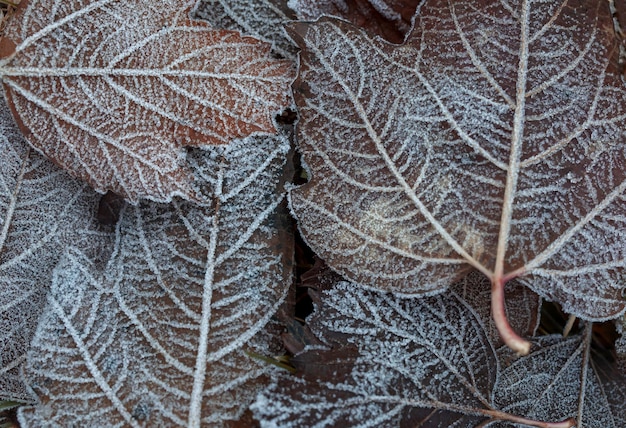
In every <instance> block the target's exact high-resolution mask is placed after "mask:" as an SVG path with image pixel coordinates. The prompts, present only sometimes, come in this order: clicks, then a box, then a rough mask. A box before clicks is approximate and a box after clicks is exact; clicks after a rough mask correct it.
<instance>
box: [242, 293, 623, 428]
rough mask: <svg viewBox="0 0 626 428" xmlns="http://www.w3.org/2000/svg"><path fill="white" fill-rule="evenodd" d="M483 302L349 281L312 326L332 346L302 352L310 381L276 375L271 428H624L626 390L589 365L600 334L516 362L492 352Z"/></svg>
mask: <svg viewBox="0 0 626 428" xmlns="http://www.w3.org/2000/svg"><path fill="white" fill-rule="evenodd" d="M480 306H481V307H477V308H472V307H471V306H470V305H469V304H468V303H467V302H466V301H464V300H463V299H462V298H461V297H460V296H459V295H458V294H456V293H454V292H451V293H450V294H448V295H445V296H444V295H440V296H435V297H426V298H424V299H411V298H402V297H398V296H393V295H391V294H383V293H380V292H375V291H367V290H363V289H361V288H360V287H358V286H357V285H356V284H353V283H348V282H339V283H337V284H336V285H335V286H334V287H333V288H332V289H331V290H329V291H326V292H324V293H323V294H322V295H321V298H320V299H318V300H317V308H316V312H315V314H314V316H313V318H312V319H311V320H307V323H308V324H309V326H310V328H311V330H312V331H313V333H315V334H316V335H317V336H318V337H319V338H320V339H321V341H322V342H323V343H324V345H321V346H320V345H309V346H308V348H307V349H306V350H305V351H304V352H302V353H301V354H299V355H296V356H295V357H294V359H293V362H294V363H295V364H296V366H297V367H298V368H299V371H300V375H299V376H289V375H284V376H281V377H279V378H278V379H276V380H275V382H274V383H273V384H272V385H270V386H269V387H268V388H266V389H265V390H264V391H263V392H262V393H261V394H260V396H259V398H258V399H257V401H256V402H255V404H253V406H252V408H253V411H254V412H255V415H256V416H257V418H258V419H259V420H260V421H261V425H262V426H267V427H270V426H280V427H300V426H316V427H325V426H333V427H335V426H336V427H342V426H343V427H345V426H350V427H371V426H407V427H408V426H411V427H414V426H424V427H442V428H443V427H446V428H447V427H455V428H460V427H467V428H470V427H471V428H475V427H477V426H490V427H491V426H493V427H495V426H502V427H504V426H507V427H511V426H512V424H513V423H516V424H518V425H515V426H518V427H521V426H541V427H544V428H548V427H554V428H556V427H571V426H573V424H572V420H571V419H570V420H569V421H566V419H569V418H577V417H579V418H581V420H583V421H584V422H585V425H579V426H585V427H587V428H591V427H594V428H601V427H614V428H617V427H619V426H623V421H624V413H625V411H626V410H625V409H624V407H623V405H621V406H620V405H618V403H620V402H621V403H623V402H624V400H625V399H626V394H625V392H626V389H625V387H626V383H625V382H624V378H623V376H621V375H619V376H613V377H612V378H611V377H610V376H606V375H605V374H606V373H602V371H603V370H604V368H603V367H599V366H597V365H596V364H595V362H594V361H590V359H589V351H590V340H589V338H590V336H584V337H573V338H570V339H565V340H557V339H556V338H555V337H550V338H549V339H540V340H539V341H538V344H537V346H536V347H535V348H534V349H533V351H534V352H533V353H532V354H531V355H529V356H528V357H523V358H520V359H516V357H515V356H514V355H512V352H511V351H510V350H509V349H508V348H503V349H502V350H501V351H500V352H499V353H497V352H496V351H495V350H494V348H493V345H492V343H491V342H490V341H489V337H488V333H487V331H486V329H485V326H484V324H483V323H482V322H481V319H480V317H479V316H478V315H477V312H476V311H475V310H478V311H483V310H484V309H485V308H484V307H487V306H488V304H487V302H484V301H483V302H480ZM548 344H549V346H548ZM583 358H584V360H583ZM576 379H578V381H576ZM581 379H586V381H585V385H586V388H585V389H584V391H585V393H584V394H580V385H581ZM609 379H610V380H609ZM556 409H558V411H556ZM548 422H549V423H548ZM487 424H489V425H487ZM620 424H621V425H620Z"/></svg>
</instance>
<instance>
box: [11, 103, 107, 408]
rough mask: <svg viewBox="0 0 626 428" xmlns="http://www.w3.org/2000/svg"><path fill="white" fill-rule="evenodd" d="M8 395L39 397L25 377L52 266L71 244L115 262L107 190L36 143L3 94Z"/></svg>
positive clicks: (23, 397) (13, 396)
mask: <svg viewBox="0 0 626 428" xmlns="http://www.w3.org/2000/svg"><path fill="white" fill-rule="evenodd" d="M0 165H2V166H1V167H0V397H2V398H9V399H12V400H20V401H31V400H32V396H31V395H30V394H29V393H28V392H27V391H26V389H25V385H24V383H23V381H22V378H21V376H20V373H19V371H20V368H21V366H22V363H23V362H24V360H25V358H26V351H27V347H28V345H29V343H30V340H31V338H32V336H33V334H34V332H35V329H36V328H37V322H38V319H39V315H40V314H41V312H42V310H43V307H44V305H45V301H46V292H47V290H48V289H49V287H50V281H51V279H52V270H53V268H54V266H55V265H56V263H57V262H58V260H59V257H60V256H61V254H62V252H63V248H64V247H65V246H67V245H69V244H72V245H76V246H77V247H81V248H84V249H85V250H87V249H90V250H89V251H91V252H92V253H94V254H95V253H100V254H99V256H100V258H101V259H102V260H103V261H106V260H107V250H106V247H107V244H112V240H111V239H110V237H111V233H110V232H108V233H107V232H106V231H105V230H100V228H99V227H98V224H97V222H95V221H94V214H95V208H96V206H97V204H98V198H99V195H97V194H96V193H95V192H94V191H93V190H91V189H90V188H89V186H87V185H86V184H84V183H80V182H78V181H77V180H75V179H73V178H71V177H70V176H68V175H67V174H66V173H64V172H63V171H61V170H60V169H59V168H58V167H56V166H54V165H53V164H51V163H50V162H49V161H47V160H45V159H44V158H43V157H41V156H40V155H39V154H37V153H35V152H34V150H32V149H30V148H29V147H28V145H27V144H26V143H25V142H24V140H23V138H22V137H21V135H20V132H19V130H18V129H17V126H15V124H14V122H13V119H12V117H11V113H10V112H9V109H8V108H7V105H6V103H5V101H4V99H1V100H0Z"/></svg>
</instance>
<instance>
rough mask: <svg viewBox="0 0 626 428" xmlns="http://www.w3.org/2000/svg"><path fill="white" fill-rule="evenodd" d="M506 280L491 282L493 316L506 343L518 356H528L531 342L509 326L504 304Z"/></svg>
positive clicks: (498, 279) (499, 279)
mask: <svg viewBox="0 0 626 428" xmlns="http://www.w3.org/2000/svg"><path fill="white" fill-rule="evenodd" d="M504 284H506V281H505V280H504V278H502V277H500V278H498V277H496V278H494V279H492V281H491V314H492V316H493V321H494V323H495V324H496V328H497V329H498V333H500V337H501V338H502V340H503V341H504V343H505V344H506V345H507V346H508V347H509V348H511V349H512V350H513V351H515V352H517V354H518V355H528V353H529V352H530V342H529V341H527V340H526V339H524V338H522V337H521V336H520V335H518V334H517V333H516V332H515V330H513V328H512V327H511V324H509V320H508V318H507V315H506V306H505V303H504Z"/></svg>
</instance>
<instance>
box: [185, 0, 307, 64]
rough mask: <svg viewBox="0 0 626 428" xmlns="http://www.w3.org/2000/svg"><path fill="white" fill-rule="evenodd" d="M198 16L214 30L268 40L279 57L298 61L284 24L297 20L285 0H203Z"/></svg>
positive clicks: (196, 12) (198, 6)
mask: <svg viewBox="0 0 626 428" xmlns="http://www.w3.org/2000/svg"><path fill="white" fill-rule="evenodd" d="M195 15H196V16H197V17H198V18H202V19H205V20H207V21H208V22H209V24H211V25H212V26H213V27H215V28H225V29H228V30H237V31H241V33H243V34H246V35H250V36H254V37H256V38H259V39H262V40H266V41H268V42H270V43H272V44H273V49H274V51H275V52H276V53H277V54H279V55H282V56H283V57H285V58H289V59H292V60H295V59H296V52H297V48H296V47H295V46H294V45H293V43H292V42H291V41H290V40H289V39H288V38H287V36H286V34H285V31H284V29H283V25H284V24H285V23H287V22H288V21H291V20H293V19H295V15H294V14H293V11H291V10H290V9H289V8H288V7H287V1H286V0H254V1H250V0H201V1H200V2H199V3H198V5H197V6H196V9H195Z"/></svg>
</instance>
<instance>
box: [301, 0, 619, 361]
mask: <svg viewBox="0 0 626 428" xmlns="http://www.w3.org/2000/svg"><path fill="white" fill-rule="evenodd" d="M290 34H291V35H292V37H293V38H294V40H295V41H296V42H297V44H298V45H299V46H300V47H301V48H302V53H301V68H300V72H299V76H298V79H297V81H296V83H295V84H294V94H295V98H296V104H297V106H298V108H299V111H300V117H301V119H300V122H299V126H298V133H297V137H298V140H299V144H300V147H301V150H302V152H303V158H304V161H305V162H306V164H307V165H308V167H309V168H310V173H311V177H312V178H311V182H310V183H308V184H307V185H305V186H303V187H301V188H298V189H296V190H295V191H293V192H292V193H291V204H292V208H293V211H294V213H295V215H296V216H297V218H298V221H299V224H300V228H301V230H302V232H303V234H304V236H305V239H306V240H307V242H308V243H309V244H310V245H311V247H312V248H313V249H314V251H315V252H316V253H317V254H319V255H320V256H321V257H322V258H324V259H325V260H326V261H327V262H328V263H329V264H330V266H331V267H333V268H334V269H336V270H337V271H339V272H340V273H341V274H343V275H345V276H346V277H348V278H349V279H351V280H354V281H355V282H359V283H363V284H366V285H368V286H370V287H376V288H379V289H382V290H388V291H396V292H401V293H406V294H420V293H426V294H432V293H436V292H439V291H441V290H443V289H444V288H446V287H447V286H448V285H449V284H451V283H452V282H454V280H456V279H458V278H460V277H462V276H464V275H465V274H467V272H469V270H470V269H472V268H475V269H478V270H479V271H481V272H482V273H484V274H485V275H486V276H487V277H488V278H490V279H491V282H492V284H493V290H494V293H493V294H492V298H493V302H494V307H493V312H494V315H497V316H496V317H495V319H496V322H497V323H498V326H499V331H500V332H501V333H504V334H506V335H507V339H506V340H507V343H511V344H513V343H514V342H515V343H516V344H515V345H514V346H516V347H518V349H519V350H520V351H522V352H525V351H527V344H525V343H521V342H520V341H519V340H518V338H516V337H515V335H514V333H513V332H512V331H511V330H510V328H508V326H507V325H506V320H505V319H503V318H504V317H503V311H504V309H503V294H504V293H503V288H504V284H505V283H506V281H508V280H510V279H513V278H518V279H519V280H520V281H521V282H523V283H524V284H526V285H528V286H530V287H531V288H532V289H533V290H535V291H536V292H537V293H539V294H540V295H542V296H543V297H545V298H548V299H551V300H556V301H558V302H559V303H560V304H561V305H562V306H563V308H564V309H565V310H566V311H567V312H570V313H574V314H576V315H578V316H580V317H582V318H585V319H594V320H602V319H608V318H611V317H615V316H617V315H618V314H619V313H621V312H623V311H624V308H625V306H626V305H625V301H624V298H623V297H622V293H621V290H622V288H623V287H624V282H623V280H624V274H623V272H624V269H623V268H624V260H625V259H624V258H625V256H626V254H625V251H626V234H625V233H624V230H626V217H624V215H623V212H624V209H625V208H626V201H625V196H626V160H625V155H626V152H625V151H624V150H623V143H624V141H626V87H625V86H624V85H623V83H622V82H621V80H620V77H619V75H618V73H617V69H616V65H617V53H618V49H617V39H616V37H615V34H614V29H613V23H612V18H611V14H610V12H609V7H608V4H607V3H606V2H597V1H595V0H586V1H581V0H570V1H565V2H539V1H513V2H508V3H502V2H499V1H495V0H485V1H481V2H479V3H476V2H470V1H444V0H432V1H428V2H427V3H425V4H424V5H423V6H422V7H421V9H420V13H419V15H416V18H415V23H414V27H413V30H412V32H411V33H410V35H409V36H408V37H407V41H406V43H405V44H404V45H402V46H395V45H391V44H388V43H386V42H384V41H382V40H380V39H377V38H372V37H370V36H369V35H368V34H367V33H365V32H364V31H363V30H360V29H357V28H355V27H353V26H351V25H350V24H348V23H345V22H343V21H339V20H336V19H331V18H322V19H320V20H319V21H318V22H316V23H311V24H308V23H296V24H293V25H292V26H291V27H290ZM416 277H419V278H420V280H419V281H415V280H414V278H416Z"/></svg>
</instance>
